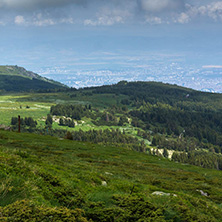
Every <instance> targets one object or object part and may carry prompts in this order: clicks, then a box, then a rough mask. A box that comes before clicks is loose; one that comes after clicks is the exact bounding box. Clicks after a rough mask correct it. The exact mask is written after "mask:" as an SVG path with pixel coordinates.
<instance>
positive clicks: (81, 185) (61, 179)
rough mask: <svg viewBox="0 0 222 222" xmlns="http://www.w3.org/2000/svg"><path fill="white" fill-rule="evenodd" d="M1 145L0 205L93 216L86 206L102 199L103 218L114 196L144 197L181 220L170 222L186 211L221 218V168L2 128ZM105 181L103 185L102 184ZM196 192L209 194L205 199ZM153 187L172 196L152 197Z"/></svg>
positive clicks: (154, 189)
mask: <svg viewBox="0 0 222 222" xmlns="http://www.w3.org/2000/svg"><path fill="white" fill-rule="evenodd" d="M0 144H1V146H0V160H1V161H0V178H1V186H0V205H1V206H3V207H4V206H7V205H9V204H12V203H15V201H17V200H24V199H29V200H30V201H33V203H34V205H35V206H38V205H41V206H45V207H61V206H62V207H67V208H70V209H72V208H76V207H78V208H82V209H83V210H85V212H86V214H87V215H88V218H94V217H95V215H94V214H93V215H92V212H91V211H90V210H89V208H88V206H89V204H92V203H94V205H95V204H97V205H98V204H99V203H102V204H103V207H96V208H95V212H97V211H98V212H97V213H98V214H99V212H100V214H101V215H103V216H104V210H108V209H110V208H112V209H114V208H115V207H116V206H117V205H115V204H116V202H115V201H114V200H113V197H114V196H115V195H117V196H118V197H121V200H125V201H133V200H131V199H130V198H137V197H142V198H143V204H145V203H146V202H144V201H149V202H151V203H152V204H153V205H154V206H155V207H157V208H158V209H162V210H164V211H163V213H162V215H163V217H164V218H165V220H168V219H173V218H174V216H173V215H177V216H176V217H178V218H179V219H178V220H176V219H175V218H174V219H175V220H174V219H173V221H183V219H182V218H183V216H180V214H181V212H182V211H183V210H184V209H186V212H190V213H189V215H193V217H194V215H199V217H200V218H205V219H206V218H207V217H209V218H210V219H211V221H220V219H221V217H220V216H218V215H221V213H222V206H221V201H222V181H221V180H220V178H221V176H222V172H221V171H216V170H210V169H202V168H199V167H195V166H191V165H183V164H179V163H174V162H171V161H169V160H166V159H163V158H159V157H154V156H150V155H146V154H143V153H137V152H134V151H131V150H128V149H126V148H121V147H115V146H110V145H109V146H108V145H97V144H91V143H83V142H75V141H69V140H61V139H58V138H53V137H50V136H39V135H34V134H26V133H24V134H23V133H21V134H19V133H14V132H6V131H2V130H1V131H0ZM103 181H106V183H107V186H103V185H102V182H103ZM197 190H203V191H204V192H207V193H208V197H205V196H202V195H201V194H200V192H198V191H197ZM154 191H163V192H165V193H171V194H176V197H174V196H173V195H171V196H154V195H152V193H153V192H154ZM124 198H129V199H124ZM138 201H139V200H138ZM181 207H182V208H183V209H181ZM121 209H122V208H121ZM87 212H88V213H87ZM95 212H94V213H95ZM102 212H103V213H102ZM127 212H128V211H127ZM89 215H91V216H89ZM101 215H100V216H101ZM97 216H98V215H97ZM98 217H99V216H98ZM97 221H98V220H97ZM101 221H105V219H103V220H101ZM126 221H127V220H126ZM187 221H192V220H191V219H190V220H187ZM205 221H207V220H205ZM208 221H210V220H208Z"/></svg>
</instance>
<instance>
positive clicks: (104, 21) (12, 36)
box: [0, 0, 222, 70]
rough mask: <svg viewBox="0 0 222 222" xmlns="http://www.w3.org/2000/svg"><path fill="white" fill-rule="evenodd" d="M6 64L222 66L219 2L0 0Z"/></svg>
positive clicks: (0, 49) (1, 53)
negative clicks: (157, 62) (152, 60)
mask: <svg viewBox="0 0 222 222" xmlns="http://www.w3.org/2000/svg"><path fill="white" fill-rule="evenodd" d="M0 33H1V34H0V59H1V60H0V61H1V64H2V65H4V64H11V65H15V64H17V65H19V66H24V67H25V68H27V69H29V70H38V69H39V68H41V67H46V66H49V67H53V66H61V67H62V66H73V67H75V66H76V67H84V66H86V67H87V66H91V67H96V68H99V67H102V68H106V67H108V68H110V67H112V66H118V65H119V63H121V64H124V63H130V62H131V61H134V62H135V61H140V60H143V61H145V62H146V61H149V59H150V58H151V57H152V58H153V57H155V58H157V57H159V58H162V59H163V60H164V58H171V57H172V58H173V59H174V60H175V61H181V62H183V63H186V64H188V65H189V64H190V65H193V64H194V65H195V64H196V65H200V66H204V65H222V61H221V56H222V50H221V49H222V41H221V36H222V1H213V0H193V1H191V0H121V1H120V0H109V1H108V0H0Z"/></svg>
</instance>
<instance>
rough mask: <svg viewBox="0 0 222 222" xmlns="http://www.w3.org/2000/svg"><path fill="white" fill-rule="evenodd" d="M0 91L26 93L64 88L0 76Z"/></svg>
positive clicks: (46, 82) (55, 84)
mask: <svg viewBox="0 0 222 222" xmlns="http://www.w3.org/2000/svg"><path fill="white" fill-rule="evenodd" d="M0 85H1V88H0V89H1V90H5V91H10V92H27V91H33V90H40V89H41V90H46V89H55V88H65V86H63V85H62V84H59V83H55V82H54V83H53V82H48V81H43V80H39V79H34V78H33V79H30V78H26V77H22V76H16V75H15V76H12V75H0Z"/></svg>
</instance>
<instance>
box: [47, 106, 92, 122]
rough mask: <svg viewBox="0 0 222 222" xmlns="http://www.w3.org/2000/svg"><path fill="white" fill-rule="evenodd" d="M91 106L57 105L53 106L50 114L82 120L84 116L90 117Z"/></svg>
mask: <svg viewBox="0 0 222 222" xmlns="http://www.w3.org/2000/svg"><path fill="white" fill-rule="evenodd" d="M90 109H91V106H89V107H87V106H81V105H61V104H59V105H56V106H52V107H51V110H50V113H51V114H52V115H56V116H65V117H71V118H72V119H76V120H81V118H82V117H83V116H90V114H91V113H90V112H89V110H90Z"/></svg>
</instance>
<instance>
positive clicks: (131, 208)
mask: <svg viewBox="0 0 222 222" xmlns="http://www.w3.org/2000/svg"><path fill="white" fill-rule="evenodd" d="M113 200H114V206H113V207H112V208H104V205H103V204H91V205H90V206H89V209H88V210H87V216H88V218H90V219H92V220H93V221H107V222H108V221H109V222H112V221H116V222H121V221H125V222H133V221H141V222H142V221H146V222H164V221H165V220H164V216H163V211H162V209H158V208H157V207H155V206H154V205H153V204H151V203H150V202H148V201H145V200H144V199H143V198H142V197H141V198H140V197H136V196H120V195H115V196H113Z"/></svg>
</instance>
